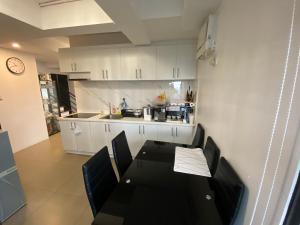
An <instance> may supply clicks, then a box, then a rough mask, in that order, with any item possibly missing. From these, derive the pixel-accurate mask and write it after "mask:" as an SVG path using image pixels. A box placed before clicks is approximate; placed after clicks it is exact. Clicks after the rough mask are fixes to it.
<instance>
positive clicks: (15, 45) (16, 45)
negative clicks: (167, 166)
mask: <svg viewBox="0 0 300 225" xmlns="http://www.w3.org/2000/svg"><path fill="white" fill-rule="evenodd" d="M11 46H12V47H14V48H20V45H19V44H18V43H16V42H14V43H12V44H11Z"/></svg>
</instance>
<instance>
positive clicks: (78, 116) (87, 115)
mask: <svg viewBox="0 0 300 225" xmlns="http://www.w3.org/2000/svg"><path fill="white" fill-rule="evenodd" d="M97 115H98V113H76V114H73V115H70V116H67V117H65V118H80V119H87V118H91V117H94V116H97Z"/></svg>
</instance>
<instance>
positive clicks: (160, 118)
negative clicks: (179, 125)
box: [153, 105, 167, 122]
mask: <svg viewBox="0 0 300 225" xmlns="http://www.w3.org/2000/svg"><path fill="white" fill-rule="evenodd" d="M153 111H154V121H157V122H165V121H166V120H167V117H166V106H165V105H157V106H155V107H154V108H153Z"/></svg>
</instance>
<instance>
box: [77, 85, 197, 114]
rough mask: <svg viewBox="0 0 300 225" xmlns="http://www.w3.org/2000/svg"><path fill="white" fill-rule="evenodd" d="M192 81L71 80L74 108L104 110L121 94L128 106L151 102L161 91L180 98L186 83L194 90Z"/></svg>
mask: <svg viewBox="0 0 300 225" xmlns="http://www.w3.org/2000/svg"><path fill="white" fill-rule="evenodd" d="M195 83H196V82H195V81H177V82H171V81H111V82H109V81H104V82H101V81H100V82H95V81H83V82H82V81H80V82H75V83H74V87H75V95H76V103H77V111H78V112H100V111H104V112H105V111H108V103H109V102H110V103H111V104H112V105H114V106H115V107H119V105H120V103H121V101H122V98H123V97H124V98H125V99H126V102H127V103H128V105H129V107H130V108H142V107H143V106H147V105H148V104H152V103H153V101H154V100H155V98H156V96H158V95H159V94H160V93H163V92H165V93H166V95H167V97H168V98H169V99H170V101H171V102H175V103H176V102H184V99H185V95H186V91H187V89H188V88H189V86H190V87H191V88H192V90H193V91H195V90H196V88H197V87H196V84H195Z"/></svg>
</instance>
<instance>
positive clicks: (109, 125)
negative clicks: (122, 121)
mask: <svg viewBox="0 0 300 225" xmlns="http://www.w3.org/2000/svg"><path fill="white" fill-rule="evenodd" d="M107 126H108V131H109V133H110V124H108V125H107Z"/></svg>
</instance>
